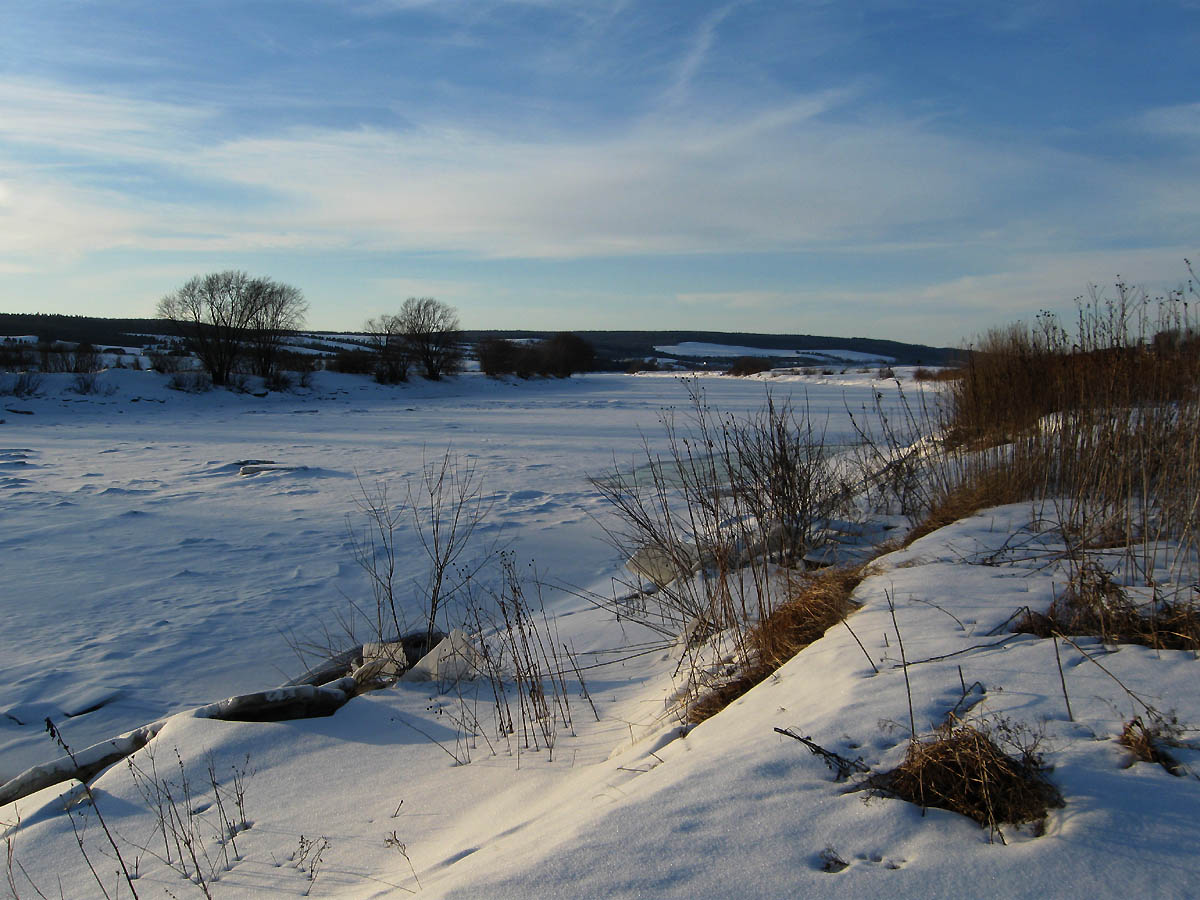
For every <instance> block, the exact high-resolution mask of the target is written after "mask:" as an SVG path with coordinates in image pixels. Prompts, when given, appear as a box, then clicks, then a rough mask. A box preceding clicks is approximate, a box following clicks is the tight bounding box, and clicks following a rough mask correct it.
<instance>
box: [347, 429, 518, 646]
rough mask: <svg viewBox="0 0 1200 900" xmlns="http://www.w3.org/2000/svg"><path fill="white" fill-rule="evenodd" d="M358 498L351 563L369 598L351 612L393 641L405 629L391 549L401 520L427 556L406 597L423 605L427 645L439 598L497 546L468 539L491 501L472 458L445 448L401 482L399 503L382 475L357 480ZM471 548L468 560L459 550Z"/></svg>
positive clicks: (443, 600) (441, 605)
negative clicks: (371, 484) (373, 480)
mask: <svg viewBox="0 0 1200 900" xmlns="http://www.w3.org/2000/svg"><path fill="white" fill-rule="evenodd" d="M357 501H358V507H359V511H360V513H361V514H362V515H363V517H364V518H365V527H363V528H362V529H361V530H359V529H358V528H356V527H355V524H354V523H353V522H349V523H348V530H349V531H350V539H351V543H352V546H353V553H354V559H355V562H356V563H357V564H358V565H359V567H360V568H361V569H363V571H364V572H366V574H367V577H368V580H369V582H370V584H371V592H372V601H373V602H372V607H371V608H370V609H368V610H363V609H362V608H361V607H356V608H357V609H358V612H359V613H360V614H362V615H363V616H364V618H366V619H367V621H368V626H369V627H370V628H371V630H372V632H373V636H374V637H375V639H376V640H378V641H381V642H389V641H394V640H395V639H396V638H398V637H399V636H401V635H403V634H405V633H406V632H407V631H408V630H409V623H408V621H407V617H406V612H405V609H406V604H405V598H404V597H403V596H401V595H400V591H401V585H400V584H399V582H398V576H397V565H398V559H397V555H396V554H397V544H396V537H397V532H398V531H399V530H400V528H401V527H403V523H404V522H405V521H408V522H410V523H411V525H412V528H413V532H414V533H415V534H416V536H417V540H418V542H419V544H420V547H421V550H422V553H423V556H424V559H425V563H426V573H425V576H424V578H422V579H420V580H418V581H417V582H416V583H415V596H414V597H413V600H414V601H416V602H417V603H419V605H420V607H421V609H422V611H423V619H424V621H423V623H422V627H424V628H425V629H426V633H427V636H428V637H427V646H430V645H432V642H433V636H434V633H435V632H436V631H437V630H438V626H437V622H438V619H439V616H440V615H441V614H442V613H443V610H444V609H445V607H446V604H447V603H448V602H450V601H451V600H452V599H453V598H454V597H455V596H456V595H457V594H458V593H459V591H461V590H462V589H463V588H464V587H465V586H466V585H467V584H468V583H469V582H470V579H471V578H472V577H473V576H474V575H475V573H476V572H478V571H479V570H480V569H481V568H482V567H483V566H484V565H485V564H486V562H487V561H488V560H489V559H490V558H491V556H492V555H493V554H494V552H495V550H496V548H495V547H494V546H485V547H474V544H473V538H474V536H475V533H476V531H477V530H478V529H479V527H480V526H481V525H482V524H483V522H484V520H485V519H486V518H487V517H488V514H489V513H490V512H491V506H492V503H491V500H489V499H488V498H486V497H485V496H484V493H483V485H482V482H481V480H480V478H479V475H478V472H477V471H476V469H475V465H474V463H472V462H470V461H469V460H463V459H461V458H460V457H459V456H458V455H457V454H455V453H454V452H453V451H451V450H447V451H446V452H445V453H443V454H442V455H441V456H440V457H437V458H433V459H431V458H428V457H426V458H425V459H423V460H422V464H421V475H420V478H419V479H418V480H416V481H414V482H410V483H409V484H407V485H406V486H405V500H404V502H403V503H395V502H393V501H392V499H391V497H390V493H389V488H388V485H387V483H386V482H380V483H379V484H377V485H376V486H375V488H374V489H373V490H371V489H368V488H367V487H366V486H365V485H363V484H362V483H361V482H360V483H359V496H358V498H357ZM471 548H474V549H475V550H476V551H477V552H478V556H477V557H475V558H473V559H471V560H470V561H469V563H468V559H467V557H466V553H467V551H468V549H471ZM351 630H352V629H351ZM397 662H400V660H397Z"/></svg>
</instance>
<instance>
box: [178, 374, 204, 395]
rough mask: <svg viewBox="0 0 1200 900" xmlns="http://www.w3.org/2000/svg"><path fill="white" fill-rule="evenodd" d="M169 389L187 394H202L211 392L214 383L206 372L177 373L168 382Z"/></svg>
mask: <svg viewBox="0 0 1200 900" xmlns="http://www.w3.org/2000/svg"><path fill="white" fill-rule="evenodd" d="M167 387H168V388H170V389H171V390H173V391H183V392H184V393H187V394H202V393H204V392H205V391H211V390H212V387H213V383H212V379H211V378H209V377H208V374H207V373H206V372H176V373H175V374H174V375H172V376H171V377H170V378H169V379H168V380H167Z"/></svg>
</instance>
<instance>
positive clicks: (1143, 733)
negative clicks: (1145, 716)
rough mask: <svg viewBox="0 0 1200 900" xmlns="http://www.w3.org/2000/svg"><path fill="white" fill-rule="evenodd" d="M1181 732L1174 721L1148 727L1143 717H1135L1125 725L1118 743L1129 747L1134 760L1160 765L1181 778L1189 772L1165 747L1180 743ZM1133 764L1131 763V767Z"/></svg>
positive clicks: (1161, 722)
mask: <svg viewBox="0 0 1200 900" xmlns="http://www.w3.org/2000/svg"><path fill="white" fill-rule="evenodd" d="M1180 732H1181V729H1180V727H1179V723H1178V722H1176V721H1175V720H1174V719H1172V720H1170V721H1167V720H1162V719H1159V720H1154V721H1152V722H1151V723H1150V725H1146V723H1145V722H1143V721H1142V718H1141V716H1134V717H1133V718H1132V719H1130V720H1129V721H1128V722H1126V723H1125V728H1124V729H1123V730H1122V731H1121V736H1120V737H1118V738H1117V743H1118V744H1121V745H1122V746H1123V747H1128V748H1129V751H1130V752H1131V753H1132V754H1133V757H1134V759H1140V760H1141V761H1142V762H1148V763H1158V765H1160V766H1162V767H1163V768H1164V769H1166V770H1167V771H1168V772H1170V773H1171V774H1172V775H1174V776H1175V777H1177V778H1179V777H1182V776H1183V775H1185V774H1187V772H1186V770H1185V769H1184V767H1183V766H1182V765H1181V764H1180V762H1179V760H1177V759H1176V758H1175V757H1174V756H1172V755H1171V754H1170V753H1169V752H1168V751H1167V750H1165V749H1164V747H1165V746H1170V745H1171V744H1176V743H1178V741H1179V734H1180ZM1132 764H1133V763H1132V761H1131V762H1130V765H1132Z"/></svg>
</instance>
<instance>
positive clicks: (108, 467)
mask: <svg viewBox="0 0 1200 900" xmlns="http://www.w3.org/2000/svg"><path fill="white" fill-rule="evenodd" d="M0 377H9V378H11V377H13V376H0ZM72 379H73V376H70V375H59V376H47V378H46V380H45V382H44V386H43V389H42V391H41V394H42V395H44V396H42V397H40V398H34V399H17V398H11V397H9V398H3V399H4V403H3V404H0V407H2V406H7V407H9V408H13V409H25V410H29V411H30V412H32V413H33V415H22V414H20V413H15V414H14V413H10V412H3V411H0V418H4V419H6V423H5V424H4V425H3V426H0V490H2V491H3V499H4V502H3V513H2V514H3V520H4V530H3V537H0V541H2V545H0V551H2V553H3V572H4V579H3V583H4V588H3V590H4V600H3V603H4V613H5V622H6V627H5V628H4V629H3V631H2V632H0V782H2V781H4V780H6V779H7V778H10V777H12V776H14V775H16V774H17V773H18V772H19V771H21V770H22V769H24V768H25V767H27V766H28V765H32V764H33V763H36V762H41V761H42V760H43V759H44V758H46V757H48V756H52V755H54V754H53V751H54V748H53V747H52V745H50V743H49V741H48V740H47V739H46V737H45V736H44V735H43V734H42V727H41V725H42V721H43V719H44V718H45V717H46V716H50V717H52V718H53V719H54V720H55V721H60V720H64V717H71V718H66V719H65V720H64V722H65V724H64V732H65V733H66V735H67V736H68V739H69V740H71V741H72V743H75V744H79V745H85V744H88V743H92V742H94V741H96V740H100V739H103V738H107V737H110V736H112V735H113V734H116V733H118V732H120V731H124V730H126V729H128V728H131V727H134V726H137V725H140V724H143V723H145V722H147V721H151V720H152V719H155V718H157V717H159V716H161V715H163V714H164V713H166V712H172V711H176V710H180V709H186V708H190V707H193V706H196V705H199V704H203V703H207V702H209V701H212V700H216V699H220V698H221V697H225V696H228V695H231V694H235V693H239V692H245V691H250V690H259V689H262V688H266V687H272V686H275V685H277V684H281V683H283V682H284V681H286V680H288V679H289V678H291V677H294V676H295V675H297V674H299V673H300V672H302V671H303V667H302V666H301V665H300V664H299V661H298V660H297V658H296V656H295V654H294V653H293V652H292V651H291V650H290V649H289V648H288V645H287V642H286V641H285V640H284V637H283V634H282V633H284V632H290V633H294V634H295V636H296V637H298V638H299V639H301V640H314V639H317V638H318V637H319V635H320V630H319V629H320V626H321V625H322V624H327V625H329V626H330V627H333V626H334V624H335V616H336V614H337V613H338V612H346V611H348V610H349V609H350V605H349V603H348V601H347V599H346V598H352V599H354V600H356V601H360V602H361V601H363V600H366V599H367V598H368V597H369V596H370V595H369V591H368V589H367V584H366V581H365V578H364V576H363V574H362V572H361V571H360V570H359V568H358V567H357V566H356V565H355V563H354V559H353V555H352V552H351V546H350V541H349V535H348V532H347V518H346V517H347V516H352V517H354V521H355V523H356V525H358V526H361V525H362V524H365V520H364V519H362V518H361V517H359V516H357V512H358V511H357V507H356V502H355V501H356V497H357V496H358V495H359V493H360V491H359V484H358V480H359V479H361V481H362V483H363V485H364V486H366V487H367V488H368V489H369V490H374V488H375V486H376V485H377V484H378V483H379V482H389V483H390V486H391V493H392V496H393V498H394V499H397V500H402V499H403V485H404V482H405V481H406V480H407V479H411V478H413V477H414V476H415V475H416V474H417V473H418V472H419V471H420V467H421V461H422V454H423V453H426V454H427V455H429V456H438V455H440V454H441V453H442V451H443V450H445V448H446V447H448V446H452V447H453V448H454V450H455V451H456V452H457V453H459V454H460V455H461V456H462V458H463V459H464V460H469V461H470V462H472V463H473V464H475V465H476V466H477V468H478V471H479V473H480V475H481V476H482V479H483V482H484V488H485V491H486V493H487V495H488V496H489V497H490V498H492V499H493V500H494V504H495V505H494V508H493V511H492V514H491V516H490V517H489V520H488V523H487V524H486V526H485V528H484V530H483V533H482V534H481V537H487V538H495V537H501V538H502V539H504V540H511V541H513V542H514V543H513V551H514V552H515V553H516V554H517V556H518V557H519V558H520V559H522V560H532V561H534V562H536V564H537V566H538V567H539V569H542V570H546V571H547V572H548V574H550V575H551V576H552V577H554V578H556V579H559V580H562V581H564V582H568V583H571V584H576V585H581V586H589V585H592V584H593V583H595V582H596V581H597V580H603V579H604V578H605V577H606V576H608V575H609V574H611V572H612V570H613V569H614V566H616V565H618V564H619V562H620V561H619V560H617V559H616V556H615V552H614V550H613V549H612V548H611V547H610V546H608V545H607V544H606V543H605V541H604V540H603V532H602V530H601V528H600V527H599V525H598V524H597V523H596V521H594V520H593V519H592V518H591V516H592V514H594V513H598V512H602V511H603V510H602V509H601V508H600V500H599V497H598V495H597V494H596V493H595V492H594V491H593V490H592V489H591V488H590V486H589V485H588V483H587V477H588V475H590V474H600V473H602V472H604V471H605V470H607V469H609V468H611V467H612V466H613V464H614V462H615V463H617V464H618V465H628V464H632V463H633V462H634V461H635V459H638V458H640V457H642V456H643V452H642V449H641V439H642V435H643V434H644V435H645V436H646V437H647V438H648V439H650V440H652V441H658V440H659V438H660V431H661V427H660V425H659V421H658V420H659V416H660V414H661V412H662V411H663V410H666V409H668V408H670V407H676V406H678V407H686V405H687V394H686V391H685V390H684V388H683V387H682V386H681V385H680V383H679V381H678V379H676V378H673V377H668V376H659V377H640V378H628V377H625V376H587V377H582V378H574V379H570V380H565V381H544V380H543V381H531V382H526V383H518V384H509V383H504V382H498V381H493V380H489V379H484V378H482V377H475V376H470V375H467V376H463V377H461V378H459V379H458V380H457V381H454V382H452V383H446V384H430V383H426V382H423V381H420V380H419V379H418V380H416V381H414V382H413V383H412V384H410V385H406V386H402V387H398V388H385V387H381V386H379V385H376V384H375V383H373V382H372V381H370V380H369V379H365V378H361V377H354V376H342V375H337V374H335V373H319V374H318V375H317V376H316V382H315V387H314V389H313V390H312V391H311V392H299V393H297V394H270V395H268V396H267V397H262V398H259V397H253V396H249V395H245V394H234V393H230V392H228V391H223V390H217V391H212V392H210V393H206V394H199V395H191V394H183V393H180V392H178V391H171V390H167V389H166V387H165V384H164V383H165V379H164V378H163V377H162V376H158V375H155V374H152V373H149V372H136V371H130V370H110V371H108V372H105V373H103V375H101V376H100V382H101V386H102V388H104V387H105V386H107V387H111V388H112V389H113V393H112V394H111V395H108V396H104V395H102V394H101V395H91V396H87V397H81V396H79V395H77V394H74V393H72V392H71V391H70V389H69V387H70V385H71V384H72ZM868 383H869V382H868V380H867V379H860V384H859V386H858V387H857V388H856V387H854V386H849V387H847V386H839V387H837V388H836V389H829V388H824V387H823V386H821V385H818V384H811V385H806V384H805V383H803V382H800V381H789V382H788V383H787V384H784V385H779V386H777V387H775V388H774V389H775V390H780V391H783V392H784V393H789V392H793V391H800V390H804V389H805V388H807V389H808V390H809V391H810V392H811V393H810V402H811V403H812V405H813V408H814V412H815V413H816V414H818V415H822V416H824V414H826V413H828V414H829V416H830V417H831V419H830V422H831V424H830V436H831V440H832V439H834V437H835V436H836V435H837V434H840V433H844V432H845V431H846V430H847V427H848V426H847V423H846V420H845V411H844V407H843V395H844V394H845V397H846V399H847V400H848V401H850V402H858V403H861V402H863V401H864V400H865V399H866V398H867V397H868V396H869V394H868V392H869V388H868V387H867V384H868ZM705 387H706V389H707V393H708V396H709V399H710V401H711V402H712V403H713V404H715V405H717V406H718V407H720V408H722V409H727V410H728V411H730V412H737V411H744V410H746V409H751V408H755V407H757V406H758V405H759V404H760V403H761V401H762V399H763V396H764V390H765V389H764V387H763V384H762V383H761V382H757V381H754V380H751V381H741V380H736V379H729V378H708V379H705ZM847 392H848V393H847ZM252 459H269V460H273V461H275V462H276V463H278V464H280V465H282V466H297V467H302V468H299V469H297V470H294V471H280V472H268V473H264V474H261V475H258V476H255V477H245V476H241V475H239V470H240V466H239V465H238V463H240V462H244V461H246V460H252ZM400 549H401V552H400V558H401V572H400V576H401V580H406V579H408V578H411V577H415V576H417V575H418V573H419V572H421V567H422V566H423V565H424V559H423V556H422V555H421V554H420V553H419V551H418V548H417V546H416V539H415V537H414V536H413V535H412V533H411V530H409V531H408V532H407V533H404V534H402V535H401V536H400ZM89 709H94V711H92V712H86V711H87V710H89ZM18 723H23V724H18Z"/></svg>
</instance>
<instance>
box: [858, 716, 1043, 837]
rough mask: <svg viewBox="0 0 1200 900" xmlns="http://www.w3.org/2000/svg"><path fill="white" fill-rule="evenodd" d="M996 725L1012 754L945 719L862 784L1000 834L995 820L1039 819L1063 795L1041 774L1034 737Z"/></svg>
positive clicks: (975, 731) (977, 730)
mask: <svg viewBox="0 0 1200 900" xmlns="http://www.w3.org/2000/svg"><path fill="white" fill-rule="evenodd" d="M1002 730H1004V731H1005V732H1006V734H1005V740H1006V743H1009V744H1012V745H1013V749H1014V750H1015V751H1016V755H1015V756H1013V755H1009V754H1007V753H1005V752H1004V751H1003V750H1001V749H1000V747H998V746H997V745H996V743H995V741H993V740H992V737H991V735H990V734H989V733H988V732H987V731H985V730H982V729H980V728H977V727H975V726H974V725H971V724H968V723H966V722H960V721H951V722H948V723H947V724H945V725H943V726H942V727H941V728H939V729H938V730H937V731H935V732H934V733H933V734H932V735H931V736H930V737H928V738H925V739H924V740H914V741H913V742H912V743H911V744H910V745H909V748H908V753H907V754H905V757H904V761H903V762H902V763H901V764H900V765H899V766H897V767H896V768H895V769H893V770H892V771H890V772H885V773H882V774H880V775H876V776H874V777H873V778H871V779H869V781H868V785H869V786H870V787H871V788H873V789H874V790H877V791H879V792H881V793H884V794H888V795H891V796H893V797H898V798H899V799H901V800H907V801H909V802H910V803H916V804H918V805H920V806H921V807H922V808H925V807H930V806H933V807H936V808H938V809H948V810H950V811H951V812H956V813H960V814H962V815H964V816H968V817H969V818H971V819H974V820H975V821H976V822H978V823H979V824H980V826H981V827H983V828H987V829H988V831H989V832H990V833H992V834H999V835H1000V837H1001V840H1003V834H1001V832H1000V826H1001V825H1006V824H1009V825H1022V824H1025V823H1028V822H1034V823H1039V824H1040V823H1042V822H1043V821H1044V820H1045V818H1046V814H1047V813H1048V812H1049V810H1050V809H1051V808H1052V807H1058V806H1062V803H1063V800H1062V795H1061V794H1060V793H1059V792H1058V789H1057V788H1055V787H1054V785H1053V784H1051V783H1050V782H1049V780H1047V778H1046V769H1045V766H1044V764H1043V761H1042V759H1041V756H1040V755H1039V754H1038V753H1037V752H1036V741H1025V742H1023V743H1022V742H1020V741H1017V740H1015V737H1016V736H1015V735H1014V734H1013V733H1012V731H1011V729H1009V728H1007V727H1005V728H1003V729H1002Z"/></svg>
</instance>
